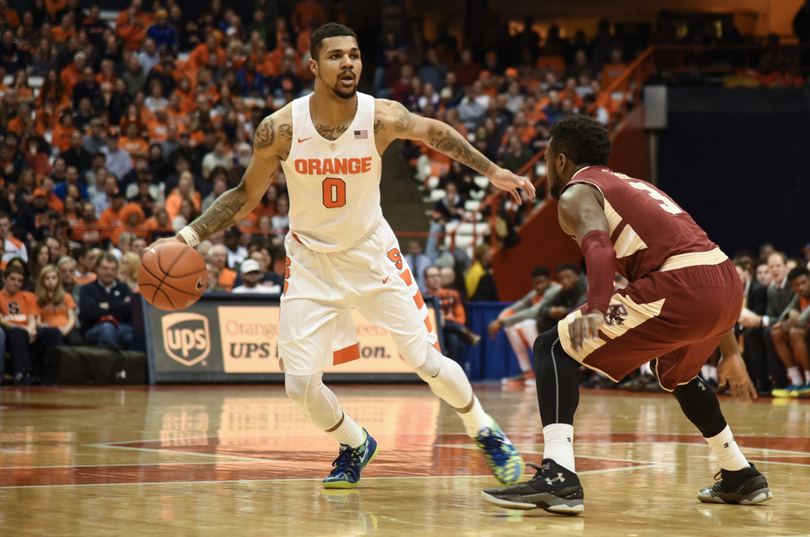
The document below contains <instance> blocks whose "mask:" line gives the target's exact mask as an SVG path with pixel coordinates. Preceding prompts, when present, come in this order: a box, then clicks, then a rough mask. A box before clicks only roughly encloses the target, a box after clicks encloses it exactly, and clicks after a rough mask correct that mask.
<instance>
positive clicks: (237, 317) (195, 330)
mask: <svg viewBox="0 0 810 537" xmlns="http://www.w3.org/2000/svg"><path fill="white" fill-rule="evenodd" d="M434 300H435V299H432V297H429V298H426V299H425V302H426V304H427V305H428V315H429V316H430V321H431V325H432V326H434V327H435V326H441V324H440V323H439V322H437V321H438V319H437V316H436V309H435V304H434ZM137 302H140V304H139V306H140V308H138V309H142V312H141V315H136V316H135V317H136V318H138V319H139V320H142V322H136V323H134V328H135V332H136V340H137V341H138V343H139V345H138V346H139V347H142V350H143V351H145V352H146V353H147V356H148V359H149V373H150V382H151V383H153V384H154V383H158V382H244V381H250V382H261V381H271V382H280V381H282V380H283V373H282V371H281V370H280V368H279V361H278V321H279V311H280V307H279V301H278V299H268V298H267V297H266V296H262V295H233V294H224V293H216V294H213V293H212V294H210V295H204V296H203V297H202V298H201V299H200V301H199V302H197V303H196V304H194V305H193V306H191V307H190V308H187V309H185V310H183V311H178V312H168V311H163V310H159V309H157V308H155V307H153V306H151V305H149V304H148V303H146V301H144V300H143V299H141V300H139V301H137ZM136 313H137V312H136ZM352 317H353V320H354V326H355V331H356V333H357V342H358V348H359V349H358V350H359V353H360V358H359V359H357V360H352V361H350V362H347V363H343V364H340V365H337V366H332V367H329V368H327V369H326V371H325V373H326V376H327V378H328V379H330V380H347V381H352V382H354V381H361V382H362V381H364V380H367V381H375V382H377V381H385V380H390V381H402V380H417V379H418V377H416V375H415V374H414V373H413V370H412V369H411V368H410V367H408V366H407V365H406V364H405V362H404V361H403V360H402V358H401V357H400V354H399V352H398V351H397V347H396V345H395V343H394V340H393V338H392V337H391V334H390V333H389V332H388V331H387V330H385V329H383V328H379V327H377V326H375V325H373V324H371V323H370V322H368V321H367V320H366V319H365V318H364V317H363V316H362V315H361V314H360V313H359V312H357V311H356V310H352ZM439 339H440V343H443V341H442V337H441V332H440V338H439ZM324 351H325V352H331V349H324Z"/></svg>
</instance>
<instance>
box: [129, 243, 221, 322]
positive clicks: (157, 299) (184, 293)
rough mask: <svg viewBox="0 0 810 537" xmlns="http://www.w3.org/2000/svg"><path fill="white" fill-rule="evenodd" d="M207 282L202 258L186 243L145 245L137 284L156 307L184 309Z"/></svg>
mask: <svg viewBox="0 0 810 537" xmlns="http://www.w3.org/2000/svg"><path fill="white" fill-rule="evenodd" d="M207 285H208V269H207V268H206V267H205V261H204V260H203V258H202V256H201V255H200V254H199V252H197V251H196V250H195V249H194V248H192V247H190V246H189V245H187V244H183V243H182V242H180V241H172V242H165V243H162V244H159V245H157V246H150V247H149V248H147V249H146V253H145V254H144V255H143V259H142V260H141V268H140V270H138V287H139V288H140V292H141V294H142V295H143V297H144V298H145V299H146V301H147V302H149V303H150V304H152V305H153V306H155V307H156V308H159V309H162V310H166V311H175V310H182V309H185V308H187V307H189V306H191V305H192V304H194V303H195V302H197V300H199V299H200V297H201V296H202V294H203V291H205V287H206V286H207Z"/></svg>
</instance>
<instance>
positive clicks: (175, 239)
mask: <svg viewBox="0 0 810 537" xmlns="http://www.w3.org/2000/svg"><path fill="white" fill-rule="evenodd" d="M169 242H183V243H184V244H185V242H184V241H182V240H181V239H179V238H178V236H177V235H175V236H174V237H163V238H162V239H158V240H156V241H155V242H153V243H152V244H150V245H149V246H147V248H146V249H147V250H149V249H150V248H155V247H156V246H160V245H161V244H166V243H169Z"/></svg>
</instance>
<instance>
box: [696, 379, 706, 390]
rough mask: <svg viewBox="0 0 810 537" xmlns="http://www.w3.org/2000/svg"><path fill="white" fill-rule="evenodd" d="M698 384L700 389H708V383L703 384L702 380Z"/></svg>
mask: <svg viewBox="0 0 810 537" xmlns="http://www.w3.org/2000/svg"><path fill="white" fill-rule="evenodd" d="M698 386H700V389H701V390H702V391H704V392H705V391H706V385H705V384H703V383H702V382H700V381H698Z"/></svg>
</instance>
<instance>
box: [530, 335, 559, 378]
mask: <svg viewBox="0 0 810 537" xmlns="http://www.w3.org/2000/svg"><path fill="white" fill-rule="evenodd" d="M558 339H559V336H558V334H557V329H556V328H553V329H551V330H547V331H546V332H543V333H542V334H540V335H539V336H537V339H535V340H534V344H533V345H532V352H533V353H534V371H535V374H537V375H539V374H540V372H541V371H543V370H544V369H545V368H546V367H554V365H553V364H552V361H551V358H552V356H551V353H552V347H553V346H554V344H555V343H556V342H557V340H558Z"/></svg>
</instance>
